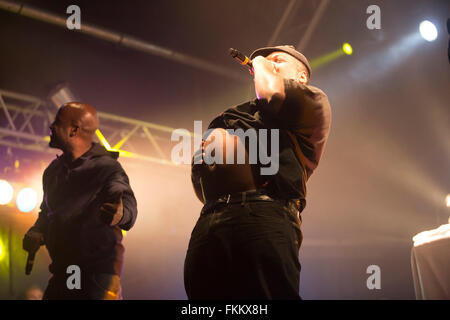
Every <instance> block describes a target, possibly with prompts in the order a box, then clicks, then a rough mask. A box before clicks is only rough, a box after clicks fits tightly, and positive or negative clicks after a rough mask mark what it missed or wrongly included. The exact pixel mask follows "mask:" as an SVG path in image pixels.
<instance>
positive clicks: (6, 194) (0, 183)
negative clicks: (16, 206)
mask: <svg viewBox="0 0 450 320" xmlns="http://www.w3.org/2000/svg"><path fill="white" fill-rule="evenodd" d="M13 193H14V190H13V187H11V185H10V184H9V183H8V181H6V180H0V205H5V204H8V203H9V202H10V201H11V200H12V198H13Z"/></svg>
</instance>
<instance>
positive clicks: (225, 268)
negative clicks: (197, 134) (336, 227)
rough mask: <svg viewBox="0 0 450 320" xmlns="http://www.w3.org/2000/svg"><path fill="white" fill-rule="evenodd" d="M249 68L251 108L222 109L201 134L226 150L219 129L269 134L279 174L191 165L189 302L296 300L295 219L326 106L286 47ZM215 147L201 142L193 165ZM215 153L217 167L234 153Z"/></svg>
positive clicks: (255, 167)
mask: <svg viewBox="0 0 450 320" xmlns="http://www.w3.org/2000/svg"><path fill="white" fill-rule="evenodd" d="M232 55H233V53H232ZM250 59H253V60H252V61H250V60H248V59H245V60H243V64H245V63H247V64H248V63H249V62H250V63H251V64H250V65H251V66H252V70H251V73H252V74H253V75H254V85H255V92H256V96H257V99H255V100H252V101H249V102H246V103H243V104H240V105H238V106H236V107H233V108H230V109H227V110H225V111H224V112H222V113H221V114H220V115H219V116H218V117H216V118H215V119H213V121H212V122H211V123H210V125H209V127H208V129H214V130H217V132H218V133H219V134H220V133H222V134H223V135H224V139H223V140H224V141H230V140H233V139H234V140H235V141H236V139H235V137H232V136H231V135H230V134H229V133H227V131H226V130H227V129H234V130H237V129H243V130H252V129H255V130H259V129H268V130H274V129H275V130H279V141H271V142H270V143H278V144H279V154H278V155H276V156H278V158H279V170H278V172H276V173H275V174H273V175H261V174H260V172H261V171H260V170H259V169H260V168H261V167H262V164H261V163H258V164H250V163H248V162H247V163H245V164H226V163H225V164H212V165H211V164H206V163H205V162H203V163H200V164H199V163H196V162H194V163H193V165H192V175H191V177H192V183H193V186H194V190H195V193H196V195H197V196H198V198H199V199H200V200H201V201H202V202H203V203H204V207H203V209H202V211H201V214H200V217H199V219H198V221H197V224H196V226H195V228H194V230H193V231H192V235H191V239H190V242H189V247H188V251H187V254H186V260H185V272H184V273H185V278H184V279H185V289H186V293H187V295H188V298H189V299H300V295H299V282H300V268H301V267H300V263H299V249H300V245H301V242H302V238H303V237H302V232H301V228H300V227H301V215H300V213H301V212H302V211H303V210H304V208H305V206H306V182H307V180H308V179H309V177H310V176H311V174H312V173H313V171H314V170H315V169H316V168H317V166H318V164H319V160H320V158H321V156H322V153H323V151H324V148H325V144H326V141H327V138H328V135H329V131H330V123H331V109H330V104H329V102H328V98H327V96H326V95H325V93H324V92H323V91H322V90H320V89H318V88H316V87H313V86H310V85H308V83H309V79H310V77H311V68H310V66H309V63H308V60H307V59H306V57H305V56H304V55H303V54H301V53H300V52H298V51H297V50H295V48H294V47H292V46H288V45H284V46H277V47H268V48H261V49H258V50H256V51H254V52H253V53H252V55H251V56H250ZM214 130H213V132H214ZM211 134H212V133H211ZM219 140H220V139H219ZM237 143H244V145H245V141H244V142H243V141H240V142H239V141H237ZM218 144H220V143H218V142H217V141H212V140H211V141H207V138H205V140H204V141H203V143H202V148H201V149H200V150H199V151H198V152H197V153H196V155H194V159H198V157H201V158H202V159H203V157H204V156H205V153H207V152H205V151H207V149H208V148H209V147H213V148H215V149H214V150H217V149H216V148H217V147H221V146H220V145H219V146H218ZM222 147H223V148H224V149H223V151H224V152H223V154H224V158H227V156H228V155H229V154H228V153H229V152H234V151H235V150H229V149H227V146H226V144H224V145H223V146H222ZM235 147H236V145H235ZM245 148H246V149H247V151H248V146H247V145H245ZM266 149H267V150H270V148H269V147H268V146H266ZM247 156H248V154H247ZM273 156H274V155H271V157H273ZM247 158H248V157H247Z"/></svg>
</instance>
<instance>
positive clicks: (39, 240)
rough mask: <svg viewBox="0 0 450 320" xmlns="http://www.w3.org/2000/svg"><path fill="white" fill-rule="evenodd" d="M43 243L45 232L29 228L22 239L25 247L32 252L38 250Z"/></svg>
mask: <svg viewBox="0 0 450 320" xmlns="http://www.w3.org/2000/svg"><path fill="white" fill-rule="evenodd" d="M43 244H44V234H43V233H41V232H39V231H35V230H29V231H28V232H27V233H26V234H25V236H24V237H23V241H22V246H23V249H24V250H25V251H28V252H31V253H32V252H36V251H38V250H39V248H40V247H41V245H43Z"/></svg>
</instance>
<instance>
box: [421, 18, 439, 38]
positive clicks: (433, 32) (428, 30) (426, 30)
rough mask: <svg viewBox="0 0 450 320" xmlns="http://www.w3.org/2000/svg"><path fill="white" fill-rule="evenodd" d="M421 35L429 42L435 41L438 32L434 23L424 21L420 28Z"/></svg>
mask: <svg viewBox="0 0 450 320" xmlns="http://www.w3.org/2000/svg"><path fill="white" fill-rule="evenodd" d="M419 31H420V34H421V35H422V38H424V39H425V40H427V41H434V40H436V38H437V35H438V32H437V29H436V27H435V25H434V24H433V23H431V22H430V21H428V20H425V21H422V22H421V23H420V26H419Z"/></svg>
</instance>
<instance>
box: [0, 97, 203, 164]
mask: <svg viewBox="0 0 450 320" xmlns="http://www.w3.org/2000/svg"><path fill="white" fill-rule="evenodd" d="M97 114H98V117H99V120H100V128H99V129H100V130H101V131H97V133H98V134H97V138H98V141H100V142H102V143H103V144H104V145H105V146H106V147H107V148H109V149H111V150H118V151H119V152H120V153H121V156H122V157H128V158H132V159H138V160H143V161H149V162H153V163H159V164H164V165H173V166H179V165H178V164H176V163H173V162H172V161H171V159H170V158H171V157H170V151H171V148H168V147H170V142H171V140H170V137H171V135H172V132H173V131H174V130H175V128H171V127H167V126H163V125H160V124H155V123H151V122H146V121H142V120H136V119H132V118H126V117H122V116H118V115H114V114H111V113H106V112H98V113H97ZM54 116H55V108H54V107H52V106H49V105H48V104H47V103H46V102H45V101H43V100H40V99H39V98H36V97H32V96H29V95H25V94H21V93H16V92H11V91H7V90H1V89H0V145H2V146H7V147H11V148H18V149H24V150H33V151H39V152H45V153H54V151H52V150H51V149H50V148H49V147H48V141H49V136H48V134H49V124H50V123H51V122H52V121H53V119H54ZM193 136H194V134H193V133H191V132H190V133H189V137H190V138H191V137H193Z"/></svg>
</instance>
